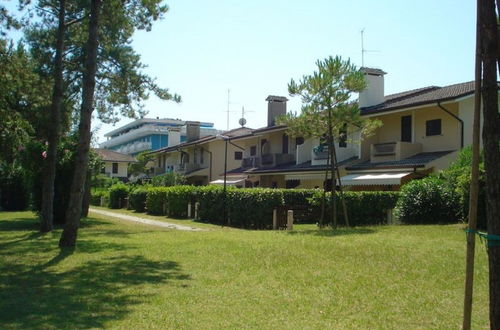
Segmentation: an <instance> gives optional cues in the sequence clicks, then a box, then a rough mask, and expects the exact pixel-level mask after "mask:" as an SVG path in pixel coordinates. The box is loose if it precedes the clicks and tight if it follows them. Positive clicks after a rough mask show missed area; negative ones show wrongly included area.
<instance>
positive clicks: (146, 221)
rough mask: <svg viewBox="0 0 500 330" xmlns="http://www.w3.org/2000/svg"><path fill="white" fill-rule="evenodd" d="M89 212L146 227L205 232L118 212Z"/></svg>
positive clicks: (96, 210)
mask: <svg viewBox="0 0 500 330" xmlns="http://www.w3.org/2000/svg"><path fill="white" fill-rule="evenodd" d="M89 211H90V212H92V213H96V214H101V215H105V216H108V217H113V218H118V219H121V220H127V221H134V222H140V223H144V224H146V225H151V226H157V227H163V228H169V229H176V230H187V231H203V229H201V228H194V227H189V226H183V225H177V224H174V223H169V222H163V221H157V220H151V219H145V218H141V217H136V216H133V215H127V214H121V213H116V212H111V211H103V210H99V209H95V208H93V207H91V208H89Z"/></svg>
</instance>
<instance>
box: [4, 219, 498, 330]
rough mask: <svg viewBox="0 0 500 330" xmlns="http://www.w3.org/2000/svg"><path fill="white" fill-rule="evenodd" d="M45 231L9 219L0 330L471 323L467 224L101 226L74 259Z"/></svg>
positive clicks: (88, 233)
mask: <svg viewBox="0 0 500 330" xmlns="http://www.w3.org/2000/svg"><path fill="white" fill-rule="evenodd" d="M207 226H208V225H207ZM207 228H208V227H207ZM37 229H38V223H37V221H36V219H35V217H34V216H33V215H32V214H31V213H28V212H24V213H23V212H18V213H5V212H4V213H0V328H2V329H9V328H18V329H27V328H43V329H51V328H52V329H53V328H58V329H59V328H66V329H77V328H123V329H143V328H158V329H165V328H180V329H220V328H233V329H236V328H259V329H260V328H264V329H270V328H273V329H458V328H460V325H461V313H462V300H463V282H464V264H465V260H464V258H465V257H464V255H465V235H464V233H463V231H462V230H461V227H460V226H459V225H448V226H385V227H383V226H380V227H362V228H355V229H342V230H339V231H337V232H335V233H332V232H331V231H329V230H324V231H318V230H317V229H316V228H315V227H314V226H312V225H302V226H297V230H296V231H293V232H284V231H280V232H276V231H250V230H237V229H232V230H225V229H224V230H221V229H220V227H217V226H212V227H211V229H212V230H209V231H204V232H183V231H172V230H165V229H161V228H156V227H150V226H146V225H141V224H134V223H130V222H126V221H119V220H113V219H106V218H104V217H102V218H100V217H97V216H96V217H94V218H90V219H86V220H84V226H83V227H82V228H81V230H80V232H79V234H80V236H79V240H78V246H77V248H76V249H75V250H74V251H71V250H66V251H60V250H59V249H58V248H57V242H58V239H59V235H60V230H55V231H54V232H53V233H50V234H46V235H41V234H39V233H38V232H37ZM486 261H487V260H486V253H485V247H484V245H482V244H478V248H477V256H476V273H475V296H474V310H473V328H474V329H478V328H486V327H487V326H488V320H487V318H488V308H487V262H486Z"/></svg>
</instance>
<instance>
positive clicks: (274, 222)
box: [273, 208, 278, 230]
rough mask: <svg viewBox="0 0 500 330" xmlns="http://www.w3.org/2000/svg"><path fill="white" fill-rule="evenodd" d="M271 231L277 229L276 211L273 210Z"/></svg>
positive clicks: (275, 209)
mask: <svg viewBox="0 0 500 330" xmlns="http://www.w3.org/2000/svg"><path fill="white" fill-rule="evenodd" d="M273 229H274V230H276V229H278V209H277V208H274V209H273Z"/></svg>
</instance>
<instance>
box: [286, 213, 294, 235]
mask: <svg viewBox="0 0 500 330" xmlns="http://www.w3.org/2000/svg"><path fill="white" fill-rule="evenodd" d="M286 230H293V210H288V212H287V215H286Z"/></svg>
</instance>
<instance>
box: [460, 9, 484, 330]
mask: <svg viewBox="0 0 500 330" xmlns="http://www.w3.org/2000/svg"><path fill="white" fill-rule="evenodd" d="M482 1H484V0H478V1H477V21H476V65H475V91H474V121H473V124H472V166H471V180H470V195H469V226H468V228H469V231H468V232H467V256H466V261H465V295H464V318H463V323H462V329H464V330H470V328H471V320H472V294H473V284H474V252H475V247H476V234H475V232H474V231H475V230H476V227H477V200H478V191H479V131H480V118H481V117H480V116H481V112H480V111H481V110H480V108H481V80H482V72H481V71H482V56H481V24H482V22H481V21H482V19H481V10H482V9H481V8H482V7H481V5H482Z"/></svg>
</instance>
